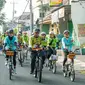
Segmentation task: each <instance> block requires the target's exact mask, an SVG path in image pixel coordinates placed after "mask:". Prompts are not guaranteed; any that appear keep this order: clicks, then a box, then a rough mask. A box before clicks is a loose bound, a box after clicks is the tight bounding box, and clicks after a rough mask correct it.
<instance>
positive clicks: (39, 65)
mask: <svg viewBox="0 0 85 85" xmlns="http://www.w3.org/2000/svg"><path fill="white" fill-rule="evenodd" d="M32 50H33V51H36V52H37V56H36V62H35V78H37V77H38V82H41V80H42V68H43V64H42V57H41V56H40V51H42V48H33V49H32Z"/></svg>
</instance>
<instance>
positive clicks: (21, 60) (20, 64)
mask: <svg viewBox="0 0 85 85" xmlns="http://www.w3.org/2000/svg"><path fill="white" fill-rule="evenodd" d="M20 65H21V67H22V66H23V65H22V55H21V51H20Z"/></svg>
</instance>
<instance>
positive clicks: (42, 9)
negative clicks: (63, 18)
mask: <svg viewBox="0 0 85 85" xmlns="http://www.w3.org/2000/svg"><path fill="white" fill-rule="evenodd" d="M37 2H40V3H41V4H40V5H39V6H38V7H39V8H40V12H41V13H40V15H42V17H44V16H45V13H46V12H47V11H49V10H50V6H49V3H46V4H43V0H37ZM42 12H43V13H42Z"/></svg>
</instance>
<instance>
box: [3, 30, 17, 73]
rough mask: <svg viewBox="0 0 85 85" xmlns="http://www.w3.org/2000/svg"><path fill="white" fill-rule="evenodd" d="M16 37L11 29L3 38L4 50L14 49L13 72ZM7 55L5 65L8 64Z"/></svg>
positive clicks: (14, 57) (14, 58)
mask: <svg viewBox="0 0 85 85" xmlns="http://www.w3.org/2000/svg"><path fill="white" fill-rule="evenodd" d="M17 41H18V40H17V38H16V37H15V36H14V32H13V30H10V31H9V35H8V36H7V37H6V38H5V40H4V49H5V51H8V50H11V51H14V56H13V65H14V72H15V73H16V49H17ZM8 58H9V56H6V62H5V65H7V64H8Z"/></svg>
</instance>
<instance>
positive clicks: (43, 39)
mask: <svg viewBox="0 0 85 85" xmlns="http://www.w3.org/2000/svg"><path fill="white" fill-rule="evenodd" d="M41 46H42V48H43V52H42V53H43V56H42V58H43V64H44V61H45V58H46V55H47V49H46V47H47V38H46V33H45V32H42V33H41Z"/></svg>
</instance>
